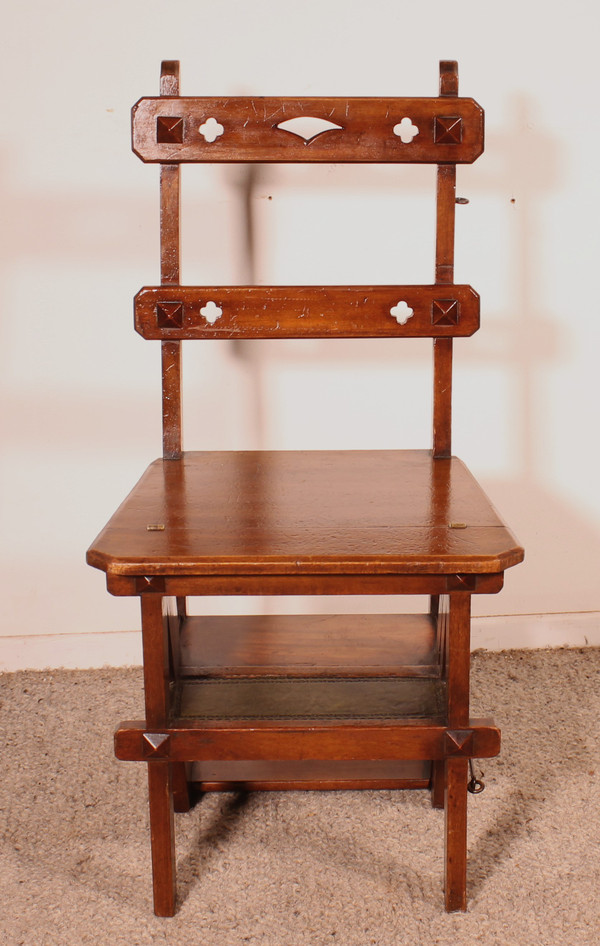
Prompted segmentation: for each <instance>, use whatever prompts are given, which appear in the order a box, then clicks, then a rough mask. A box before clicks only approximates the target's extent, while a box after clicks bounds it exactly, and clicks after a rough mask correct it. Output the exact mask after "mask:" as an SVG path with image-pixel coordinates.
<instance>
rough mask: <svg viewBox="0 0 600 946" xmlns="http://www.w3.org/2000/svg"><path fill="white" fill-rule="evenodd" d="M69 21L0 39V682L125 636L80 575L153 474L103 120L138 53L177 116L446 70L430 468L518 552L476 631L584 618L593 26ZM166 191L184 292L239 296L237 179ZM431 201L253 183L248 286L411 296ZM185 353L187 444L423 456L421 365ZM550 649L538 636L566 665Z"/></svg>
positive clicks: (283, 17) (203, 5)
mask: <svg viewBox="0 0 600 946" xmlns="http://www.w3.org/2000/svg"><path fill="white" fill-rule="evenodd" d="M94 9H97V11H98V12H97V13H92V12H91V10H92V7H91V6H90V5H89V4H86V3H80V2H66V0H62V2H61V0H59V2H55V3H52V4H48V3H42V2H41V0H37V2H34V0H23V2H22V3H20V4H18V5H17V4H13V5H11V6H10V8H9V9H7V10H6V11H5V13H4V16H3V29H4V31H5V38H6V43H5V45H6V46H7V49H6V51H5V52H4V55H3V58H2V60H1V62H0V69H1V70H2V73H3V75H2V88H3V92H4V94H3V100H2V125H1V129H0V175H1V176H0V188H1V207H2V221H3V225H2V237H1V239H2V253H1V256H0V312H1V315H0V318H1V326H2V329H1V331H2V336H1V338H2V344H1V346H0V359H1V362H2V370H1V372H0V384H1V386H2V403H3V413H4V422H3V424H4V429H3V435H2V465H1V475H2V480H1V484H2V496H1V501H2V526H1V530H2V531H1V534H2V543H1V545H2V553H1V554H2V561H1V571H0V575H1V578H2V583H3V585H4V589H3V590H4V594H3V601H4V607H3V622H2V631H1V633H2V634H3V635H5V636H6V637H7V640H6V641H5V643H4V649H3V650H2V649H0V667H1V666H3V665H4V664H3V663H2V653H4V654H5V655H6V654H8V653H9V651H10V649H11V648H14V647H16V642H15V641H14V640H13V638H15V636H22V635H26V636H29V635H79V634H93V633H99V632H107V631H129V630H131V629H133V628H135V627H137V624H138V615H137V608H136V603H135V602H134V601H129V600H121V599H113V598H111V597H110V596H108V595H107V594H106V592H105V588H104V581H103V576H102V574H101V573H99V572H96V571H93V570H91V569H89V568H87V567H86V565H85V564H84V554H85V549H86V547H87V545H88V544H89V542H90V541H91V540H92V538H93V537H94V535H95V534H96V532H97V531H98V530H99V528H100V527H101V526H102V525H103V523H104V521H105V519H106V518H107V517H108V515H109V514H110V513H111V512H112V510H113V509H114V507H115V505H116V504H117V502H119V501H120V499H121V498H122V496H123V494H124V493H125V492H126V490H127V489H128V488H129V487H130V486H131V485H132V483H133V482H134V480H135V479H136V478H137V477H138V475H139V474H140V473H141V471H142V470H143V468H144V466H145V465H146V463H147V462H149V461H150V460H151V459H153V458H154V457H155V456H156V455H158V453H159V451H160V427H159V419H160V418H159V415H160V410H159V391H158V351H157V346H156V343H150V342H143V341H142V340H141V339H140V338H138V337H137V336H136V335H135V333H134V332H133V330H132V327H131V322H132V319H131V298H132V296H133V294H134V292H135V291H136V290H137V289H138V288H139V287H140V286H141V285H142V284H144V283H146V284H147V283H152V282H155V281H156V280H157V276H158V260H157V235H156V221H157V186H156V185H157V171H156V169H155V168H152V167H148V166H144V165H142V164H141V163H140V162H139V161H138V160H137V159H136V158H135V157H133V155H132V154H131V153H130V151H129V109H130V106H131V105H132V103H133V102H134V101H135V100H136V99H137V98H138V97H140V96H142V95H151V94H155V93H156V91H157V82H158V72H159V63H160V60H161V58H180V59H181V62H182V90H183V93H184V94H185V93H188V94H207V95H210V94H229V93H231V94H236V93H237V94H244V93H256V94H269V93H270V94H277V93H281V94H301V95H319V94H333V95H345V94H349V95H378V94H381V95H393V94H398V95H430V94H436V91H437V63H438V60H439V59H440V58H456V59H458V60H459V65H460V76H461V91H462V93H463V94H464V95H472V96H473V97H474V98H476V99H477V100H478V101H479V102H480V103H481V104H482V105H483V106H484V108H485V109H486V122H487V125H486V127H487V150H486V154H485V155H484V157H483V158H481V159H480V160H479V162H477V164H475V165H474V166H473V167H466V168H463V169H460V170H459V184H458V193H459V194H460V195H464V196H466V197H468V198H469V200H470V203H469V205H468V206H465V207H459V208H458V223H457V267H456V279H457V281H466V282H470V283H471V284H472V285H473V286H474V287H475V288H476V289H477V290H478V291H479V292H480V294H481V296H482V314H483V329H482V331H481V332H480V333H479V335H477V336H475V337H474V338H473V339H471V340H464V341H461V342H459V343H458V344H457V355H456V384H457V387H456V399H455V440H454V448H455V452H456V453H457V454H458V455H460V456H461V457H462V458H463V459H465V460H466V461H467V462H468V464H469V466H470V467H471V469H472V470H473V471H474V472H475V473H476V474H478V475H479V477H480V478H481V480H482V481H483V482H484V483H485V484H486V486H487V488H488V492H489V493H490V495H491V497H492V499H493V500H494V502H495V503H496V505H497V506H498V508H499V509H500V511H501V512H502V513H503V514H504V515H505V517H506V518H507V519H508V521H509V522H510V524H511V526H512V527H513V528H514V530H515V532H516V533H517V535H518V537H519V538H520V540H521V541H522V542H523V544H524V545H525V546H526V549H527V562H526V564H525V565H523V566H520V567H519V568H516V569H514V570H513V571H512V572H509V573H507V581H506V588H505V590H504V592H503V593H502V594H501V595H499V596H497V597H488V598H482V599H481V600H478V601H477V614H478V615H481V616H485V615H502V614H508V615H522V614H527V615H532V614H557V613H562V612H565V613H569V614H571V615H573V614H577V613H584V612H593V611H598V610H599V608H600V604H599V591H598V585H599V582H598V563H599V560H600V556H599V553H600V531H599V520H600V500H599V491H598V488H597V483H596V480H597V470H598V459H599V449H598V399H599V398H598V393H599V382H598V367H597V364H598V342H599V334H600V332H599V323H600V312H599V304H598V298H597V293H596V291H595V290H594V288H593V287H594V285H595V276H596V270H597V265H598V264H597V258H598V249H599V246H598V224H597V221H598V217H599V213H598V211H599V209H600V208H599V206H598V204H599V186H598V169H597V153H598V143H599V138H600V123H598V121H597V119H596V116H597V78H596V72H597V70H596V58H597V51H596V48H595V46H596V38H597V34H598V26H599V23H598V19H599V17H598V13H597V6H596V4H593V3H592V2H582V0H575V2H573V3H571V4H570V5H569V17H568V19H566V20H564V21H562V20H561V21H560V22H559V21H555V20H552V19H551V16H550V14H549V11H550V9H551V8H550V7H548V5H547V4H545V3H542V2H539V0H534V2H530V3H525V4H523V3H516V2H515V0H506V2H504V3H503V4H496V5H493V6H492V5H491V4H483V3H481V2H458V3H457V4H454V5H451V4H447V3H446V2H439V0H430V2H429V3H426V4H425V3H423V4H420V5H419V4H414V3H410V4H409V3H402V2H398V0H380V2H376V3H370V4H366V3H358V2H354V3H353V2H348V0H346V2H341V0H340V2H338V0H318V2H317V0H303V2H287V3H281V2H276V0H252V2H237V3H236V2H232V0H221V2H219V3H216V2H208V0H171V2H170V3H168V4H167V3H160V4H159V3H158V2H155V0H144V2H141V0H125V2H123V0H121V2H118V3H117V2H115V0H105V2H104V3H103V4H102V5H98V6H97V7H96V8H94ZM186 170H189V173H186V174H185V179H184V184H185V187H186V189H187V192H188V194H189V196H190V198H191V200H190V203H191V207H190V213H189V214H187V215H186V217H185V219H184V232H185V235H186V236H187V238H188V243H187V249H186V253H185V257H184V271H183V279H184V281H186V282H199V283H202V282H204V281H206V282H212V283H215V282H219V281H225V282H226V281H231V282H243V281H245V280H246V279H248V278H249V264H248V259H247V255H246V253H245V247H244V244H243V242H242V241H240V240H239V239H238V238H237V237H236V225H237V224H238V223H239V222H240V220H241V205H242V201H241V199H240V198H241V194H242V192H243V185H244V180H243V178H242V176H241V175H240V173H239V171H237V170H236V169H233V168H229V169H227V168H215V169H186ZM431 180H432V176H431V169H427V168H426V169H412V170H411V169H406V168H400V169H398V168H384V169H379V170H377V169H369V168H368V167H353V168H337V169H336V168H332V167H322V168H318V167H317V168H311V167H305V168H286V169H266V170H260V171H259V173H258V175H257V178H256V180H255V181H254V189H253V200H252V206H253V208H254V217H255V226H256V233H257V254H256V259H255V261H254V276H255V278H256V279H257V280H258V281H263V282H271V281H273V282H281V283H283V282H294V281H299V282H316V283H320V282H331V283H336V282H345V281H349V282H357V281H358V282H365V283H368V282H371V281H373V282H398V283H402V282H403V281H414V282H419V281H423V282H429V281H431V279H432V278H433V274H432V263H431V260H432V252H433V251H432V233H433V203H432V200H431V198H430V194H429V185H430V183H431ZM403 186H404V187H409V189H410V190H409V196H408V199H407V200H406V199H405V200H404V201H403V200H402V199H401V196H402V187H403ZM326 194H329V196H328V197H327V199H326V200H324V197H325V195H326ZM405 196H406V195H405ZM268 198H271V199H268ZM423 212H424V213H423ZM420 220H423V222H422V223H419V221H420ZM188 349H189V350H186V351H185V353H184V354H185V375H186V402H187V407H188V418H189V419H188V421H187V426H186V444H187V445H188V446H190V447H197V448H200V447H208V448H213V447H219V448H230V447H236V446H243V447H255V446H257V447H260V446H265V447H274V448H286V447H288V446H292V445H294V446H302V447H308V448H311V447H315V448H317V447H322V446H328V447H329V446H333V447H338V446H339V447H352V446H377V447H388V446H389V447H392V446H396V445H400V446H426V445H428V440H429V423H430V422H429V414H430V403H429V394H428V381H429V377H430V359H429V346H428V345H423V344H422V343H421V342H410V343H405V344H404V345H402V344H396V343H395V342H392V343H389V342H386V343H385V344H381V343H378V342H369V343H365V342H354V341H353V342H347V343H340V344H339V345H337V346H335V348H334V350H333V352H332V351H331V350H330V348H329V347H327V346H326V345H325V344H323V343H321V342H303V343H297V342H294V343H291V342H288V343H282V344H280V345H279V346H274V345H273V344H270V345H267V346H265V348H264V349H261V351H260V352H258V351H257V350H256V349H253V348H252V347H250V348H248V347H247V346H237V347H234V346H233V345H231V344H230V343H222V344H221V343H218V344H215V345H211V344H206V345H200V344H196V346H195V347H193V346H191V347H190V346H188ZM415 392H416V393H415ZM264 604H265V603H264V602H260V601H259V602H252V606H253V607H256V608H260V607H261V606H263V605H264ZM284 604H285V605H287V606H296V605H297V606H299V607H311V606H312V604H311V603H310V602H308V603H307V602H284ZM334 604H335V603H334ZM381 604H382V606H383V607H390V606H391V604H392V603H391V602H389V601H388V602H382V603H381ZM209 605H210V607H213V608H215V609H217V608H219V607H223V605H222V604H219V603H215V602H210V603H209ZM267 606H269V607H271V608H272V607H274V606H275V605H274V604H273V602H267ZM277 606H278V605H277ZM352 606H354V604H353V605H352ZM225 607H229V605H225ZM231 607H235V608H237V607H239V602H233V604H231ZM523 626H524V627H525V625H523ZM527 626H531V625H530V624H529V625H527ZM572 626H573V625H572V622H571V624H567V625H565V631H564V634H563V636H564V639H565V640H566V641H569V640H570V641H572V642H576V643H578V642H579V640H578V639H577V637H576V635H573V633H572V631H571V630H569V628H571V627H572ZM588 626H589V624H588ZM595 626H596V627H597V625H595ZM553 627H555V625H553ZM553 633H554V632H553ZM559 637H560V635H559ZM90 640H91V638H90ZM517 642H518V640H517ZM532 642H533V643H536V644H539V643H545V642H548V643H556V642H557V641H556V637H555V636H552V634H549V636H548V638H547V639H546V638H544V635H543V632H542V633H541V639H540V633H539V628H538V632H537V636H536V637H535V640H534V641H532V638H531V636H530V635H529V634H528V632H527V631H524V632H523V640H522V643H523V644H531V643H532ZM558 642H561V641H560V639H559V641H558ZM500 643H501V641H500ZM511 643H512V644H513V646H514V642H512V641H511ZM57 659H58V658H57ZM82 659H84V658H82Z"/></svg>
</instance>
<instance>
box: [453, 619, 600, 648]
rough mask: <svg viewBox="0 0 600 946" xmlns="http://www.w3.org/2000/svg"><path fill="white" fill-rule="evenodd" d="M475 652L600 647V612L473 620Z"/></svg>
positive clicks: (472, 639) (473, 646) (472, 643)
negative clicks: (478, 650) (481, 650)
mask: <svg viewBox="0 0 600 946" xmlns="http://www.w3.org/2000/svg"><path fill="white" fill-rule="evenodd" d="M471 646H472V649H473V650H477V649H478V648H480V647H481V648H484V649H485V650H521V649H524V648H525V649H531V648H535V647H587V646H590V647H598V646H600V611H573V612H570V613H565V614H509V615H497V616H494V617H487V618H473V626H472V633H471Z"/></svg>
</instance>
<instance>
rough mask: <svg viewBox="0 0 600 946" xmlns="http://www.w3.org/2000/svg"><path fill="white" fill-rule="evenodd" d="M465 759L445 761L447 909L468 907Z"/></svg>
mask: <svg viewBox="0 0 600 946" xmlns="http://www.w3.org/2000/svg"><path fill="white" fill-rule="evenodd" d="M468 764H469V763H468V760H467V759H447V760H446V762H445V770H446V785H445V799H444V809H445V834H444V842H445V844H444V846H445V897H446V910H447V911H448V912H454V911H457V910H462V911H464V910H466V909H467V776H468Z"/></svg>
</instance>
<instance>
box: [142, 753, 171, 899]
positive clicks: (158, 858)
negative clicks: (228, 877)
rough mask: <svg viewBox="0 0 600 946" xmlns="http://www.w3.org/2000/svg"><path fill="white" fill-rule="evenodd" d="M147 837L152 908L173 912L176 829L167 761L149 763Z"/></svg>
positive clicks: (169, 770) (169, 768) (169, 767)
mask: <svg viewBox="0 0 600 946" xmlns="http://www.w3.org/2000/svg"><path fill="white" fill-rule="evenodd" d="M148 798H149V803H150V838H151V849H152V882H153V888H154V912H155V914H156V915H157V916H173V915H174V913H175V898H176V884H175V832H174V823H173V822H174V817H173V786H172V782H171V766H170V765H169V764H168V763H167V762H150V763H149V764H148Z"/></svg>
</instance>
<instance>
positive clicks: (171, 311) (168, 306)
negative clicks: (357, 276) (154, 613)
mask: <svg viewBox="0 0 600 946" xmlns="http://www.w3.org/2000/svg"><path fill="white" fill-rule="evenodd" d="M160 92H161V94H160V96H157V97H151V98H143V99H140V101H139V102H137V104H136V105H135V106H134V108H133V116H132V134H133V150H134V151H135V153H136V154H137V155H138V156H139V157H140V158H141V159H142V161H145V162H149V163H158V164H160V194H161V197H160V200H161V214H160V220H161V228H160V229H161V283H160V286H147V287H144V288H143V289H141V290H140V292H139V293H138V294H137V296H136V298H135V324H136V329H137V331H138V332H139V333H140V334H141V335H142V336H143V337H144V338H148V339H159V340H160V341H161V343H162V372H163V455H164V457H165V458H168V459H177V458H179V457H180V456H181V452H182V435H181V430H182V421H181V342H182V340H184V339H216V338H221V339H223V338H225V339H232V338H245V339H250V338H325V337H328V338H362V337H396V336H402V337H423V336H426V337H430V338H432V339H433V345H434V395H433V453H434V456H435V457H447V456H450V454H451V404H452V396H451V391H452V340H453V338H455V337H458V336H468V335H472V334H473V332H475V331H476V330H477V328H478V327H479V296H478V295H477V293H476V292H475V291H474V290H473V289H472V288H471V287H470V286H467V285H455V284H454V213H455V201H456V197H455V184H456V165H457V164H461V163H471V162H473V161H474V160H475V159H476V158H477V157H478V156H479V155H480V154H481V152H482V150H483V112H482V109H481V108H480V106H479V105H478V104H477V103H476V102H474V101H473V99H470V98H459V97H458V71H457V65H456V63H455V62H451V61H443V62H441V63H440V94H439V96H438V97H436V98H384V99H381V98H315V97H312V98H271V97H269V98H265V97H242V98H195V97H194V98H190V97H184V96H180V95H179V64H178V63H177V62H165V63H163V66H162V73H161V84H160ZM206 162H216V163H222V162H238V163H239V162H260V163H269V162H270V163H275V162H276V163H290V162H291V163H300V162H302V163H304V162H311V163H320V162H326V163H385V164H389V163H412V164H435V165H437V204H436V250H435V282H434V283H433V284H431V285H411V286H202V287H198V286H181V285H180V167H181V164H184V163H206Z"/></svg>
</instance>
